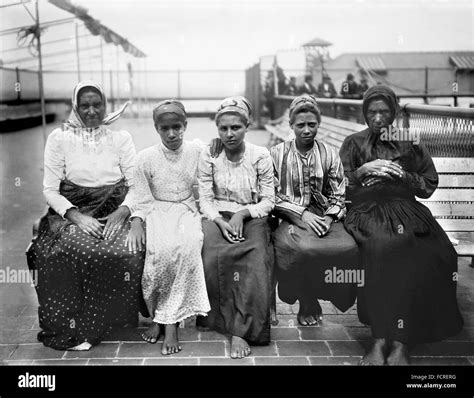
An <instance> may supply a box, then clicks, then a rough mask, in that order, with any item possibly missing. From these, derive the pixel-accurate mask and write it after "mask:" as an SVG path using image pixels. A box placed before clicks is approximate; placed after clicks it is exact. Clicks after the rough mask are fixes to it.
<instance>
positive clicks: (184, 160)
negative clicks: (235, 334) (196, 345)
mask: <svg viewBox="0 0 474 398" xmlns="http://www.w3.org/2000/svg"><path fill="white" fill-rule="evenodd" d="M153 120H154V122H155V128H156V130H157V132H158V134H160V137H161V141H162V142H161V144H158V145H155V146H153V147H150V148H147V149H144V150H143V151H141V152H140V153H139V154H138V155H137V158H136V164H135V171H134V188H133V191H132V195H131V201H130V202H128V203H127V205H128V206H129V207H130V209H131V213H132V215H131V229H130V233H129V236H128V238H127V241H126V245H128V247H129V250H130V251H132V252H136V251H137V250H142V248H143V247H144V244H145V231H144V225H143V222H144V221H145V222H146V259H145V267H144V271H143V277H142V289H143V295H144V298H145V302H146V304H147V307H148V310H149V312H150V314H151V316H152V318H153V324H152V325H151V326H150V327H149V329H148V330H147V331H146V332H144V333H143V334H142V338H143V339H144V340H145V341H147V342H150V343H156V341H157V340H158V338H159V336H160V330H162V329H161V325H163V326H164V334H165V337H164V341H163V347H162V350H161V352H162V354H163V355H168V354H174V353H177V352H179V351H180V350H181V346H180V344H179V340H178V323H179V322H181V321H183V320H184V319H186V318H188V317H191V316H195V315H203V316H206V315H207V312H208V311H209V310H210V306H209V300H208V296H207V290H206V282H205V278H204V269H203V265H202V259H201V249H202V243H203V233H202V230H201V216H200V214H199V211H198V209H197V208H196V203H195V199H194V196H193V189H192V188H193V184H194V183H195V181H196V173H197V165H198V160H199V156H200V153H201V149H202V147H203V146H202V145H200V144H198V143H196V142H189V141H184V140H183V135H184V132H185V130H186V127H187V120H186V111H185V109H184V106H183V104H182V103H181V102H179V101H175V100H166V101H163V102H161V103H159V104H158V106H157V107H156V108H155V109H154V110H153Z"/></svg>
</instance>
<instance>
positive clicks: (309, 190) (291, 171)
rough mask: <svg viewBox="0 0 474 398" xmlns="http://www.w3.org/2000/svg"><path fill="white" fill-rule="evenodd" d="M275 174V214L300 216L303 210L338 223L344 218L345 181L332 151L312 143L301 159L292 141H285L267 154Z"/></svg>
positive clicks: (317, 143)
mask: <svg viewBox="0 0 474 398" xmlns="http://www.w3.org/2000/svg"><path fill="white" fill-rule="evenodd" d="M270 153H271V156H272V159H273V167H274V173H275V189H276V203H275V210H276V211H277V212H278V211H283V212H288V211H290V212H291V213H294V214H297V215H299V216H301V214H302V213H303V211H304V210H310V211H312V212H313V213H314V212H315V209H319V211H316V212H319V213H320V214H322V215H332V216H333V217H334V218H335V219H336V220H340V219H341V218H343V217H344V215H345V214H346V207H345V204H344V199H345V189H346V186H345V179H344V170H343V167H342V162H341V159H340V158H339V155H338V153H337V151H336V149H334V148H332V147H330V146H328V145H327V144H325V143H323V142H321V141H318V140H315V141H314V146H313V148H312V149H311V150H310V151H308V152H307V153H306V154H305V155H302V154H300V153H299V152H298V150H297V149H296V143H295V140H294V139H293V140H291V141H285V142H282V143H281V144H278V145H276V146H274V147H272V148H271V150H270Z"/></svg>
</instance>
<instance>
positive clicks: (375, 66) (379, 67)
mask: <svg viewBox="0 0 474 398" xmlns="http://www.w3.org/2000/svg"><path fill="white" fill-rule="evenodd" d="M356 63H357V65H358V66H359V68H361V69H364V70H367V71H371V72H381V73H386V72H387V67H386V66H385V62H383V59H382V58H381V57H379V56H378V55H370V56H362V57H357V59H356Z"/></svg>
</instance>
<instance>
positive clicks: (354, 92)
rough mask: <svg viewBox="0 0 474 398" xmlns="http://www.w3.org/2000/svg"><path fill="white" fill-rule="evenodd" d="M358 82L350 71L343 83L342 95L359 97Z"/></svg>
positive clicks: (344, 96)
mask: <svg viewBox="0 0 474 398" xmlns="http://www.w3.org/2000/svg"><path fill="white" fill-rule="evenodd" d="M358 88H359V87H358V84H357V83H356V81H355V80H354V75H353V74H352V73H348V74H347V77H346V80H345V81H344V82H343V83H342V85H341V95H342V97H343V98H358V97H359V92H358Z"/></svg>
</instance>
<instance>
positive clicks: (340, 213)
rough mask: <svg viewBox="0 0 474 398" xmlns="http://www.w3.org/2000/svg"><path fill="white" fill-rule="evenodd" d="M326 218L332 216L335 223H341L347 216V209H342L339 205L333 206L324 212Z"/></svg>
mask: <svg viewBox="0 0 474 398" xmlns="http://www.w3.org/2000/svg"><path fill="white" fill-rule="evenodd" d="M324 215H325V216H331V217H333V218H334V220H335V221H340V220H341V218H343V217H344V215H345V208H341V207H340V206H339V205H334V206H331V207H330V208H329V209H327V210H326V211H325V212H324Z"/></svg>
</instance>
